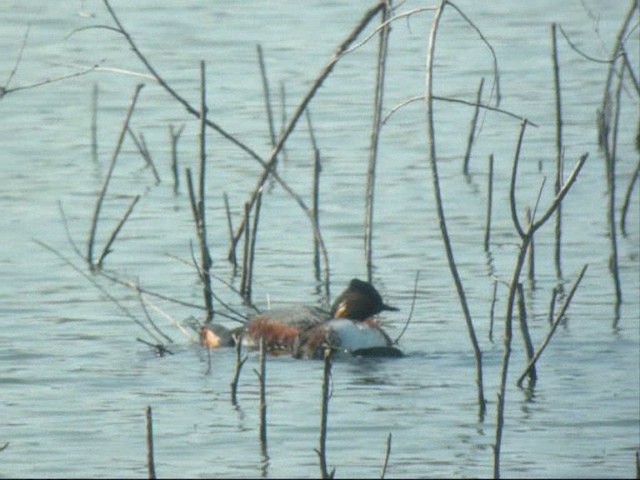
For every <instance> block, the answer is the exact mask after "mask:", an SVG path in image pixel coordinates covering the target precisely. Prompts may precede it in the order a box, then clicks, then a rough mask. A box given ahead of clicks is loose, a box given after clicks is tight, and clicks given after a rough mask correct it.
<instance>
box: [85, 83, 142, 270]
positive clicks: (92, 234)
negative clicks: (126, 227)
mask: <svg viewBox="0 0 640 480" xmlns="http://www.w3.org/2000/svg"><path fill="white" fill-rule="evenodd" d="M143 86H144V85H143V84H138V85H136V89H135V91H134V93H133V98H132V99H131V104H130V105H129V109H128V110H127V115H126V117H125V120H124V124H123V125H122V129H121V130H120V135H119V137H118V141H117V143H116V148H115V150H114V151H113V155H112V157H111V163H110V165H109V171H108V172H107V176H106V178H105V180H104V184H103V185H102V190H101V191H100V195H99V196H98V200H97V201H96V208H95V210H94V213H93V220H92V222H91V231H90V232H89V240H88V242H87V245H88V248H87V263H89V266H90V267H91V268H94V267H95V265H94V263H93V245H94V242H95V238H96V230H97V228H98V217H99V216H100V209H101V208H102V202H103V201H104V197H105V195H106V193H107V187H108V186H109V181H110V180H111V175H112V174H113V169H114V168H115V166H116V160H117V159H118V155H119V154H120V149H121V148H122V143H123V141H124V136H125V134H126V133H127V129H128V127H129V121H130V120H131V116H132V115H133V110H134V108H135V106H136V102H137V101H138V96H139V94H140V90H141V89H142V87H143Z"/></svg>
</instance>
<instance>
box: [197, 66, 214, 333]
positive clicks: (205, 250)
mask: <svg viewBox="0 0 640 480" xmlns="http://www.w3.org/2000/svg"><path fill="white" fill-rule="evenodd" d="M200 92H201V95H200V175H199V176H200V184H199V187H198V220H199V224H198V237H199V238H200V261H201V265H202V280H203V282H204V303H205V306H206V307H207V317H206V319H205V323H210V322H211V321H212V320H213V314H214V312H213V298H212V294H211V255H210V253H209V245H208V243H207V220H206V213H205V212H206V209H205V190H206V189H205V185H206V178H207V175H206V172H207V129H206V127H207V112H208V109H207V80H206V68H205V64H204V61H201V62H200Z"/></svg>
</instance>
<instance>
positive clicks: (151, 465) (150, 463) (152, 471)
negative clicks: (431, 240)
mask: <svg viewBox="0 0 640 480" xmlns="http://www.w3.org/2000/svg"><path fill="white" fill-rule="evenodd" d="M152 415H153V414H152V411H151V406H147V471H148V472H149V478H150V479H153V480H155V478H156V465H155V460H154V458H153V416H152Z"/></svg>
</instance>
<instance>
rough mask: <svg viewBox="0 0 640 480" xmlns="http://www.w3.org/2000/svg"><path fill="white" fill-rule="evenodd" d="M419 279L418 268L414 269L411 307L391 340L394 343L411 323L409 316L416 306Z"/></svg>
mask: <svg viewBox="0 0 640 480" xmlns="http://www.w3.org/2000/svg"><path fill="white" fill-rule="evenodd" d="M419 279H420V270H416V278H415V280H414V282H413V296H412V297H411V308H410V309H409V315H408V316H407V321H406V322H405V323H404V327H403V328H402V331H401V332H400V335H398V336H397V337H396V339H395V340H394V341H393V343H395V344H396V345H397V344H398V342H399V341H400V339H401V338H402V336H403V335H404V332H406V331H407V328H409V324H410V323H411V318H412V317H413V309H414V308H415V306H416V298H418V280H419Z"/></svg>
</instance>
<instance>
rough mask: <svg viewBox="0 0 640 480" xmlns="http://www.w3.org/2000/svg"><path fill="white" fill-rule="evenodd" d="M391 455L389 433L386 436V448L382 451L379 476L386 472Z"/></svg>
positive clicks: (381, 476)
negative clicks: (382, 457) (382, 456)
mask: <svg viewBox="0 0 640 480" xmlns="http://www.w3.org/2000/svg"><path fill="white" fill-rule="evenodd" d="M390 455H391V433H389V435H388V436H387V448H386V450H385V452H384V463H383V464H382V471H381V472H380V478H381V479H382V478H384V476H385V475H386V474H387V466H388V465H389V456H390Z"/></svg>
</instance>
